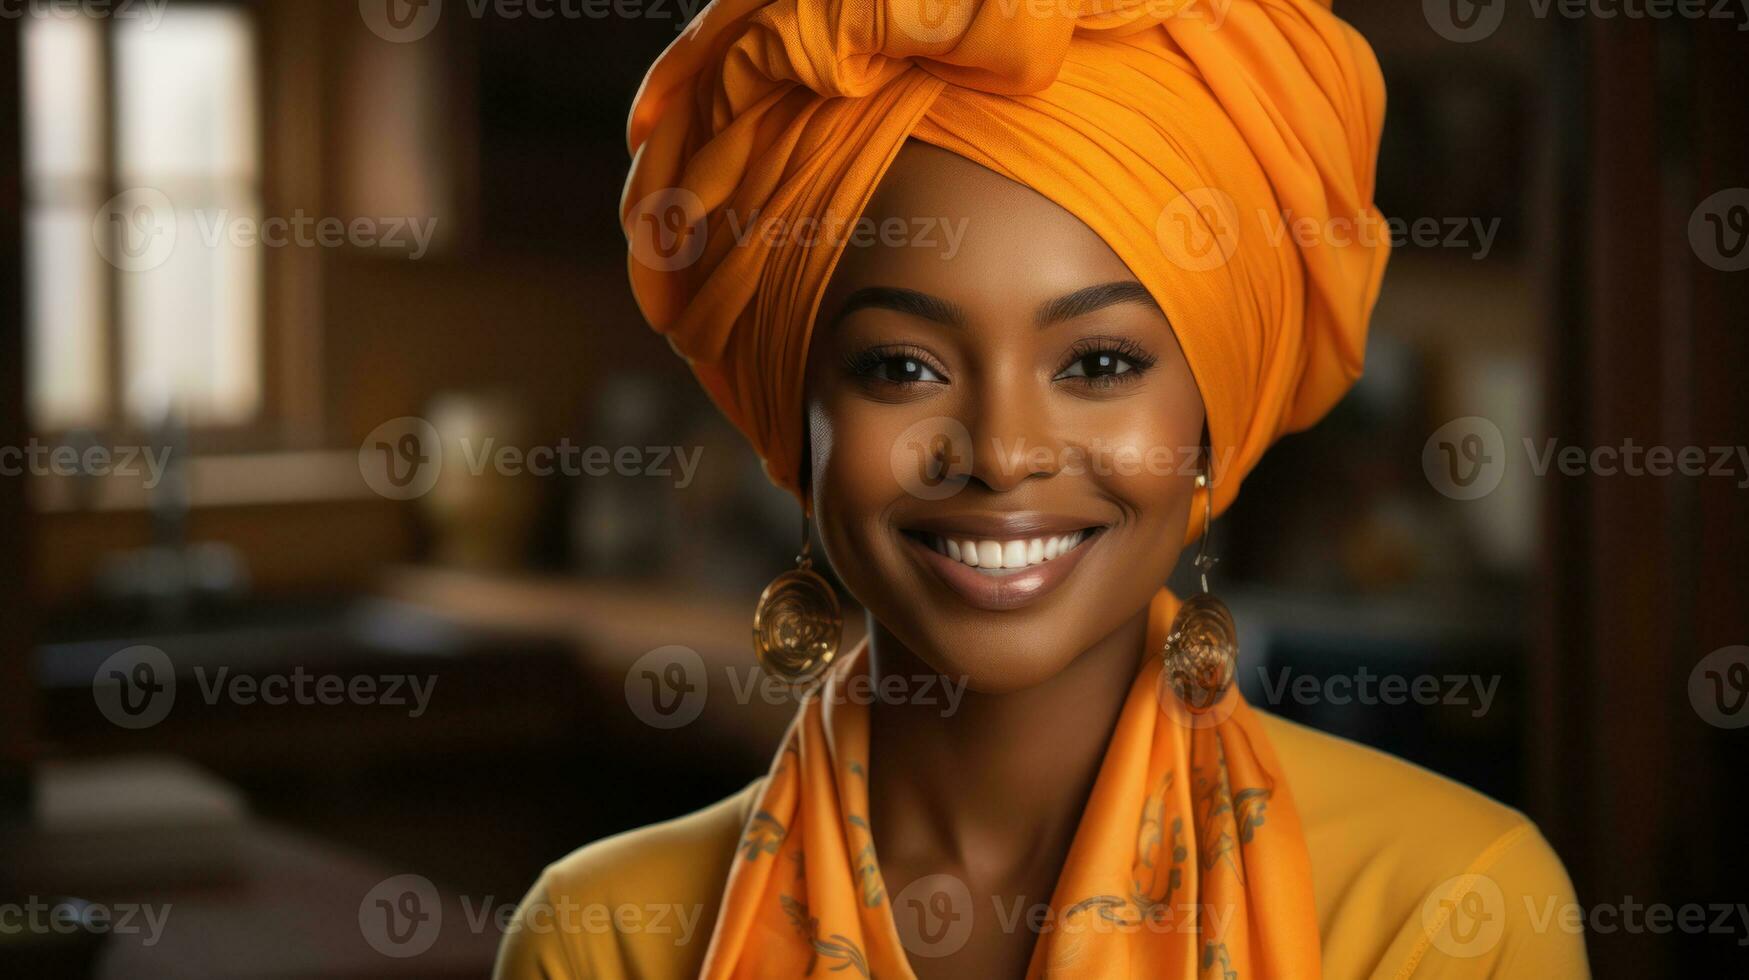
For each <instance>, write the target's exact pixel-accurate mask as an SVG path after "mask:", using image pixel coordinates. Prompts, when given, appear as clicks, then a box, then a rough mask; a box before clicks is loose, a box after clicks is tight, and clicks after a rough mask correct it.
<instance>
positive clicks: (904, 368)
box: [871, 356, 943, 384]
mask: <svg viewBox="0 0 1749 980" xmlns="http://www.w3.org/2000/svg"><path fill="white" fill-rule="evenodd" d="M871 373H873V374H874V376H875V377H877V378H880V379H881V380H882V381H892V382H897V383H898V384H912V383H915V382H918V381H941V380H943V378H942V377H941V375H939V374H936V373H935V371H934V369H932V368H930V366H929V365H927V364H925V363H923V362H922V361H920V360H918V359H917V358H915V357H903V356H900V357H883V358H881V359H880V361H879V362H877V363H876V364H875V366H874V370H873V371H872V372H871Z"/></svg>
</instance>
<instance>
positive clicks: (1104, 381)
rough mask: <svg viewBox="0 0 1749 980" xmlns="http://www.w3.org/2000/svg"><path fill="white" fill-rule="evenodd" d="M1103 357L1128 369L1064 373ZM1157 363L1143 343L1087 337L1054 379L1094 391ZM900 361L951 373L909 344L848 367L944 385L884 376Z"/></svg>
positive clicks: (868, 352)
mask: <svg viewBox="0 0 1749 980" xmlns="http://www.w3.org/2000/svg"><path fill="white" fill-rule="evenodd" d="M1100 355H1108V356H1111V357H1115V358H1117V359H1119V360H1121V361H1123V362H1124V363H1126V364H1127V365H1128V368H1127V369H1125V370H1120V371H1117V372H1114V373H1111V374H1101V375H1089V374H1085V373H1084V374H1081V375H1071V376H1068V377H1065V375H1064V372H1066V371H1068V370H1070V369H1071V368H1073V367H1074V366H1075V365H1076V364H1077V363H1079V362H1081V361H1085V360H1087V359H1088V358H1090V357H1096V356H1100ZM1156 360H1157V359H1156V358H1155V357H1154V355H1153V354H1150V353H1148V351H1147V349H1146V348H1144V347H1143V346H1142V345H1141V344H1138V343H1136V342H1135V341H1133V340H1130V339H1128V338H1126V337H1086V338H1083V339H1081V340H1078V341H1076V342H1075V344H1074V345H1073V346H1072V347H1070V348H1069V356H1068V357H1067V358H1066V359H1064V361H1063V363H1062V365H1061V366H1060V367H1058V368H1057V371H1056V374H1054V375H1053V376H1052V378H1051V380H1053V381H1062V380H1073V381H1075V382H1077V383H1079V384H1082V385H1085V386H1087V387H1090V388H1110V387H1114V386H1116V385H1121V384H1129V383H1130V382H1132V381H1138V380H1140V379H1141V376H1142V375H1143V374H1145V373H1147V371H1148V369H1149V368H1152V367H1153V366H1154V364H1155V363H1156ZM896 361H910V362H915V363H916V364H917V365H918V366H919V367H920V368H921V369H923V370H927V371H928V372H930V373H932V374H935V375H939V376H942V377H945V376H946V375H947V370H946V369H945V368H943V367H942V366H941V365H940V363H939V362H938V361H936V360H935V358H934V357H933V356H932V355H930V353H929V352H928V351H926V350H924V349H923V348H921V347H916V346H912V345H907V344H901V345H897V346H885V347H870V348H867V349H864V350H861V351H855V352H852V353H851V354H849V355H847V356H846V357H845V358H844V366H845V369H846V370H847V371H849V372H850V374H851V375H852V376H853V377H857V378H861V379H863V380H865V381H869V382H872V383H875V384H885V385H890V386H892V387H895V388H900V389H909V388H912V387H915V386H916V385H922V384H939V383H940V382H938V381H926V380H893V379H891V378H883V377H880V374H879V372H880V371H881V369H882V368H884V367H886V366H887V365H889V364H892V363H894V362H896Z"/></svg>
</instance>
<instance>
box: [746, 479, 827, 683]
mask: <svg viewBox="0 0 1749 980" xmlns="http://www.w3.org/2000/svg"><path fill="white" fill-rule="evenodd" d="M811 550H812V546H811V544H810V542H809V539H808V512H807V510H806V509H804V510H803V511H802V550H801V551H800V552H799V553H798V554H797V555H796V567H795V568H792V569H790V570H789V571H787V572H784V573H783V574H782V575H779V576H778V577H777V578H774V579H772V580H771V584H770V585H767V586H766V587H765V591H764V592H762V593H760V596H759V605H757V606H755V607H754V609H753V654H754V656H756V657H758V658H759V666H760V668H761V669H763V670H764V671H765V672H766V673H767V674H769V675H771V676H772V677H774V678H776V679H777V680H779V681H782V682H783V683H785V684H788V685H790V686H791V687H801V686H804V685H808V684H812V683H813V682H814V681H815V680H817V679H818V678H819V677H820V675H821V674H823V673H825V671H826V668H827V667H829V666H831V664H832V659H833V658H834V657H836V656H838V643H839V640H840V639H841V638H842V637H843V635H844V614H843V612H842V610H841V609H840V607H839V605H838V593H837V592H836V591H834V590H833V588H832V583H830V582H828V581H826V579H825V577H824V576H822V575H821V574H820V573H819V572H816V571H814V559H813V556H812V554H811V553H810V552H811Z"/></svg>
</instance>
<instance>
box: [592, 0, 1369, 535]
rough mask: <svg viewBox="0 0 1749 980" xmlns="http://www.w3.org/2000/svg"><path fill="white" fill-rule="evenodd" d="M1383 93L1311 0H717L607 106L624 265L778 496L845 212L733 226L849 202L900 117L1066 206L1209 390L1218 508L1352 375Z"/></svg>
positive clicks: (864, 190) (791, 474)
mask: <svg viewBox="0 0 1749 980" xmlns="http://www.w3.org/2000/svg"><path fill="white" fill-rule="evenodd" d="M1383 115H1384V86H1383V81H1382V79H1381V77H1380V73H1379V69H1378V65H1377V62H1376V61H1375V59H1374V57H1373V54H1372V51H1371V49H1370V48H1369V47H1368V46H1367V44H1366V42H1365V41H1363V40H1362V39H1361V37H1360V35H1359V34H1357V33H1356V32H1355V31H1354V30H1353V29H1352V28H1351V27H1349V26H1348V25H1347V24H1346V23H1344V22H1343V21H1341V20H1340V19H1338V18H1337V17H1336V16H1335V15H1334V14H1333V13H1332V12H1331V11H1330V9H1329V5H1328V2H1327V0H1326V2H1320V0H715V2H713V3H711V4H710V5H709V6H708V7H706V8H705V9H704V11H703V12H702V13H701V14H700V15H699V16H698V18H697V19H696V20H695V21H694V22H693V23H692V24H691V25H690V26H688V28H687V29H686V31H685V32H684V33H683V34H682V35H681V36H680V37H679V38H678V39H676V41H675V42H674V43H673V44H672V45H671V46H670V47H669V48H668V49H667V50H666V51H665V52H663V54H662V56H661V58H660V59H659V60H658V61H657V62H656V63H655V65H654V66H653V67H652V68H651V69H650V73H649V75H648V77H647V78H646V79H645V80H644V84H643V87H642V89H641V90H640V92H639V94H638V97H637V101H636V103H635V105H634V107H633V109H632V115H631V122H630V127H629V140H630V146H631V149H632V152H633V155H634V160H633V165H632V169H631V174H630V177H629V179H628V180H627V182H626V188H625V194H624V198H623V201H622V205H621V216H622V219H623V222H624V227H625V232H626V235H627V238H628V242H629V244H630V252H631V259H630V263H629V264H630V269H631V281H632V286H633V290H634V292H635V294H636V296H637V300H638V303H639V305H640V306H641V308H642V310H643V312H644V315H645V316H646V318H647V319H648V320H649V322H650V324H651V325H652V326H653V327H654V328H655V329H656V330H657V331H659V332H660V333H662V334H663V335H665V336H666V337H667V338H668V340H669V342H670V343H671V345H672V346H673V348H674V349H675V350H676V351H677V352H678V353H679V354H681V355H682V356H684V357H685V358H686V359H687V361H688V362H689V364H690V365H691V367H692V369H693V371H694V373H695V374H696V375H697V377H698V378H699V380H700V381H701V382H702V383H703V385H704V386H705V388H706V389H707V390H708V391H709V392H710V394H711V397H712V398H713V399H714V400H715V402H716V404H717V405H718V406H719V407H720V408H721V410H722V411H723V412H724V413H725V414H726V415H727V416H728V417H729V419H730V420H731V421H733V422H734V423H735V425H736V426H737V427H739V428H740V429H741V431H742V432H743V433H745V435H746V436H747V438H748V439H750V440H751V441H752V443H753V445H754V447H755V448H756V449H757V450H758V452H759V454H760V456H761V457H762V458H763V459H764V461H765V467H766V472H767V474H768V475H769V477H770V478H771V479H772V480H773V481H774V482H775V483H777V484H778V485H780V486H783V487H785V488H787V489H789V490H791V491H792V492H797V493H798V494H799V482H800V476H801V472H802V471H801V467H802V465H803V462H804V461H803V460H802V459H801V452H802V446H803V377H804V373H805V367H806V363H807V352H808V340H809V335H810V332H811V329H812V325H813V322H814V319H815V316H816V313H817V311H818V305H819V302H820V298H821V296H822V294H823V292H824V290H825V287H826V283H827V280H828V279H829V278H830V276H831V273H832V269H833V266H834V264H835V263H836V262H837V259H838V257H839V255H840V254H841V252H842V248H843V239H844V238H845V236H842V235H840V236H823V235H803V234H778V235H763V234H751V235H750V234H748V233H747V228H748V226H749V225H752V224H755V223H757V224H758V225H760V226H761V227H764V226H766V225H767V224H768V223H769V225H770V226H771V227H777V228H785V229H796V228H802V227H809V228H821V229H832V228H844V227H849V226H851V225H853V223H854V222H855V221H856V219H857V218H858V217H859V216H860V215H861V214H862V211H863V209H864V207H865V206H866V204H867V202H868V200H869V198H870V196H871V195H872V193H873V191H874V189H875V187H876V185H877V184H878V183H879V181H880V179H881V176H882V175H883V173H884V172H885V171H886V169H887V167H888V165H889V164H890V163H891V161H892V160H893V158H894V156H895V155H896V154H897V153H898V151H899V149H900V147H901V146H902V145H903V144H904V142H905V140H906V139H908V138H909V139H917V140H921V141H923V142H926V143H930V144H933V145H935V146H938V147H941V148H943V149H946V150H948V151H950V152H953V153H956V154H959V155H960V156H962V157H965V158H966V159H968V160H971V161H973V162H975V163H978V164H980V165H982V166H984V167H986V168H988V169H990V170H993V171H995V172H996V173H999V174H1002V175H1003V176H1006V177H1008V178H1010V179H1012V180H1015V181H1018V182H1020V183H1022V184H1024V185H1026V186H1028V187H1031V188H1033V189H1034V190H1036V191H1038V192H1039V193H1041V194H1043V195H1044V196H1045V197H1047V198H1049V199H1050V200H1052V201H1054V202H1055V203H1056V204H1058V205H1059V206H1061V207H1063V208H1064V209H1066V210H1068V211H1069V212H1071V213H1072V214H1074V215H1075V216H1076V217H1078V218H1080V220H1081V221H1082V222H1083V223H1085V224H1086V225H1087V226H1088V227H1089V228H1091V229H1092V230H1093V231H1094V232H1095V233H1096V234H1098V235H1099V236H1100V237H1101V238H1103V239H1104V240H1105V241H1106V242H1107V244H1109V245H1110V246H1111V248H1112V249H1113V250H1114V251H1115V252H1116V253H1117V255H1118V256H1119V257H1120V258H1121V259H1122V260H1123V261H1124V262H1125V263H1126V264H1127V265H1128V266H1129V268H1130V270H1131V271H1132V272H1133V273H1134V274H1135V275H1136V277H1137V278H1138V279H1139V280H1140V281H1141V282H1142V283H1143V285H1145V286H1146V287H1147V288H1148V290H1149V291H1150V292H1151V293H1152V294H1153V295H1154V297H1155V298H1156V300H1157V301H1158V302H1159V304H1160V306H1161V308H1162V309H1163V310H1164V311H1165V313H1166V315H1167V317H1168V318H1169V319H1170V321H1171V324H1172V326H1173V328H1174V330H1175V331H1176V334H1177V336H1178V340H1179V343H1180V345H1181V347H1182V348H1183V350H1184V353H1185V355H1186V357H1187V359H1188V361H1189V363H1190V367H1191V370H1192V373H1193V374H1194V375H1195V378H1196V381H1197V385H1198V387H1199V388H1200V390H1201V392H1202V396H1203V399H1204V403H1205V406H1206V408H1207V415H1208V424H1209V430H1210V441H1211V445H1212V448H1213V451H1214V456H1213V458H1214V460H1215V463H1216V473H1215V481H1214V482H1215V485H1214V490H1213V492H1214V494H1215V499H1214V505H1215V507H1216V509H1217V510H1219V509H1222V508H1224V507H1225V506H1226V505H1227V504H1228V503H1229V502H1230V501H1231V500H1232V498H1233V496H1234V495H1235V494H1236V493H1237V492H1238V487H1239V484H1240V482H1241V480H1242V478H1243V477H1244V475H1245V474H1246V473H1247V472H1248V471H1249V470H1250V469H1251V468H1252V466H1253V465H1255V463H1256V462H1257V460H1258V458H1259V457H1260V456H1261V455H1262V454H1263V452H1264V450H1265V449H1267V448H1268V447H1269V445H1270V444H1271V443H1272V442H1274V441H1275V440H1276V439H1277V438H1278V437H1279V436H1281V435H1282V434H1284V433H1286V432H1291V431H1295V430H1298V429H1302V428H1304V427H1306V426H1309V425H1311V424H1312V423H1313V422H1315V421H1317V420H1318V418H1320V417H1321V416H1322V415H1323V414H1324V413H1325V412H1326V411H1327V410H1328V409H1329V408H1330V406H1331V405H1333V404H1334V403H1335V402H1336V400H1337V399H1338V398H1340V397H1341V396H1342V394H1343V393H1344V392H1345V391H1346V390H1347V389H1348V388H1349V386H1350V385H1351V384H1352V383H1353V382H1354V380H1355V379H1356V378H1357V377H1358V376H1359V374H1360V370H1361V365H1362V358H1363V353H1364V348H1365V338H1366V327H1367V319H1368V317H1369V315H1370V313H1371V310H1372V307H1373V303H1374V301H1375V299H1376V297H1377V295H1378V289H1379V283H1380V279H1381V277H1382V275H1383V272H1384V266H1385V259H1386V255H1387V252H1388V250H1389V243H1388V241H1387V240H1386V239H1385V237H1384V236H1383V235H1382V234H1381V233H1379V229H1380V228H1382V221H1383V219H1382V217H1381V216H1380V215H1379V213H1378V211H1377V209H1376V208H1375V207H1374V205H1373V200H1372V196H1373V174H1374V165H1375V161H1376V156H1377V149H1378V142H1379V130H1380V127H1381V125H1382V122H1383ZM834 239H836V240H834ZM1192 523H1193V525H1200V522H1192Z"/></svg>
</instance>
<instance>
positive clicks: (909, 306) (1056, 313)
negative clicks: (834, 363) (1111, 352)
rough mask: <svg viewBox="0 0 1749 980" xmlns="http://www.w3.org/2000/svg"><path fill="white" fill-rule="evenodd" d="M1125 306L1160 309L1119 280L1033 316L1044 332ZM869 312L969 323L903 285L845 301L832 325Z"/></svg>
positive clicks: (1137, 287)
mask: <svg viewBox="0 0 1749 980" xmlns="http://www.w3.org/2000/svg"><path fill="white" fill-rule="evenodd" d="M1125 303H1132V304H1136V305H1139V306H1146V307H1148V308H1149V309H1153V310H1156V311H1158V310H1160V304H1159V303H1158V302H1156V301H1155V299H1154V295H1153V294H1152V293H1150V292H1148V290H1147V287H1145V286H1143V285H1142V284H1141V283H1139V282H1134V281H1131V280H1118V281H1114V282H1106V283H1100V284H1099V285H1097V286H1086V287H1084V288H1081V289H1077V290H1075V291H1074V292H1072V293H1068V294H1066V295H1063V296H1059V297H1057V298H1056V299H1053V300H1048V301H1046V302H1045V303H1043V304H1041V305H1040V306H1039V308H1038V311H1037V312H1036V313H1034V314H1033V325H1034V326H1036V327H1039V328H1041V329H1042V328H1044V327H1049V326H1052V325H1054V324H1058V323H1062V322H1064V321H1066V320H1073V319H1075V318H1076V317H1083V316H1086V315H1087V314H1089V313H1094V312H1097V311H1099V310H1103V309H1105V308H1106V307H1108V306H1119V305H1122V304H1125ZM866 309H882V310H892V311H894V312H896V313H903V314H905V315H906V316H913V317H917V318H918V319H921V320H929V321H931V322H933V323H939V324H941V325H942V326H946V327H963V326H965V324H966V321H967V320H968V317H967V316H966V313H965V310H963V309H961V308H960V306H959V305H958V304H957V303H954V302H952V301H951V300H946V299H942V298H941V297H939V296H932V295H930V294H929V293H924V292H919V291H917V290H915V289H905V288H904V287H901V286H866V287H864V288H862V289H858V290H856V291H855V292H853V293H851V294H850V295H849V296H848V297H846V298H845V300H844V306H843V308H842V309H840V310H839V311H838V315H837V316H836V317H834V318H833V321H832V322H833V323H834V324H835V325H836V324H837V323H839V322H841V321H843V320H844V318H845V317H848V316H850V314H852V313H855V312H856V311H858V310H866Z"/></svg>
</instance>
